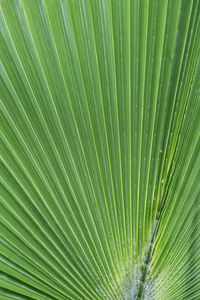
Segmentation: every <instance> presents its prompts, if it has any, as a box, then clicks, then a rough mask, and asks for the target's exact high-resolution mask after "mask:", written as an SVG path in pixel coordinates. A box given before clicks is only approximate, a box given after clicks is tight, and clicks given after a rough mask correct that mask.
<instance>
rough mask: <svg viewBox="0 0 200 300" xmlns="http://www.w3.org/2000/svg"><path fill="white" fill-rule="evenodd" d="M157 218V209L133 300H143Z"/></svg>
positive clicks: (158, 212)
mask: <svg viewBox="0 0 200 300" xmlns="http://www.w3.org/2000/svg"><path fill="white" fill-rule="evenodd" d="M159 217H160V210H159V209H158V210H157V213H156V219H155V222H154V226H153V228H152V232H151V238H150V241H149V247H148V252H147V255H146V258H145V260H144V263H143V269H142V275H141V278H140V281H139V288H138V292H137V294H136V297H135V300H141V299H143V294H144V290H145V285H146V282H147V274H148V270H149V265H150V263H151V258H152V250H153V244H154V241H155V236H156V229H157V224H158V219H159Z"/></svg>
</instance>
